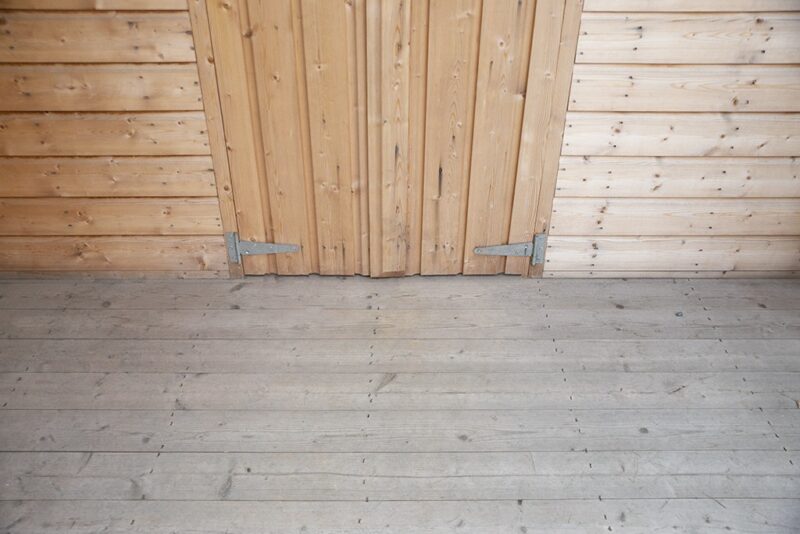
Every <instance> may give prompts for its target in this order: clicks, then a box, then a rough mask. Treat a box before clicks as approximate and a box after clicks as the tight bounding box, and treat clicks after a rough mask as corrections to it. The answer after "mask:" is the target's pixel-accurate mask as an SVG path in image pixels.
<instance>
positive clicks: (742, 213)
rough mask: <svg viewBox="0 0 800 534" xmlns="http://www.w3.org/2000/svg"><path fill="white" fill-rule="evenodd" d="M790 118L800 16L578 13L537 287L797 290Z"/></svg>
mask: <svg viewBox="0 0 800 534" xmlns="http://www.w3.org/2000/svg"><path fill="white" fill-rule="evenodd" d="M721 10H726V11H721ZM798 112H800V1H798V0H736V1H730V2H720V1H718V0H691V1H689V0H662V1H658V2H656V1H649V0H586V1H585V6H584V13H583V16H582V21H581V29H580V37H579V41H578V50H577V56H576V64H575V67H574V74H573V79H572V89H571V93H570V97H569V111H568V114H567V121H566V129H565V133H564V140H563V146H562V155H561V161H560V165H559V170H558V177H557V182H556V193H555V199H554V201H553V210H552V217H551V219H550V225H549V232H550V237H549V244H548V251H547V260H546V266H545V273H546V274H547V275H551V276H585V275H587V274H591V275H597V276H638V275H641V276H656V275H664V274H668V275H697V274H700V275H707V276H721V275H759V274H760V275H784V274H797V273H796V271H798V270H800V160H798V159H797V158H798V156H800V113H798ZM792 272H794V273H792Z"/></svg>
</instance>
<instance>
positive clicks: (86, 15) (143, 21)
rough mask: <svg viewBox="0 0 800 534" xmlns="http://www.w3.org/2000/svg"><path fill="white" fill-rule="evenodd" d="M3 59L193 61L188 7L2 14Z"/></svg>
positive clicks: (0, 51) (0, 41)
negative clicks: (154, 10) (162, 10)
mask: <svg viewBox="0 0 800 534" xmlns="http://www.w3.org/2000/svg"><path fill="white" fill-rule="evenodd" d="M0 21H2V25H3V32H2V33H0V62H4V63H123V62H124V63H161V62H170V63H180V62H184V63H193V62H194V61H195V54H194V44H193V41H192V34H191V26H190V23H189V16H188V14H187V13H180V12H173V13H129V12H114V11H110V12H75V13H68V12H24V11H14V12H8V13H1V14H0Z"/></svg>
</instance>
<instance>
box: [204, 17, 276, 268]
mask: <svg viewBox="0 0 800 534" xmlns="http://www.w3.org/2000/svg"><path fill="white" fill-rule="evenodd" d="M206 6H207V11H208V21H209V28H210V32H211V42H212V45H213V54H214V66H215V67H216V75H217V85H218V88H219V97H220V107H221V110H222V120H223V125H224V133H225V146H226V149H227V154H228V164H229V167H230V175H231V187H232V189H233V196H234V199H235V203H236V219H237V222H238V229H239V236H240V238H241V239H243V240H247V241H268V240H269V239H270V238H271V235H270V233H269V231H268V222H269V221H270V213H269V206H268V204H267V203H266V202H264V199H265V198H266V192H265V191H264V188H265V187H266V184H265V183H263V182H262V175H261V173H260V172H259V170H260V168H259V160H258V157H257V153H259V152H260V146H259V145H260V140H259V139H258V138H257V137H256V128H255V127H256V125H254V124H253V116H254V115H253V113H255V112H254V110H252V109H251V107H252V103H251V96H250V92H251V86H250V83H249V81H250V78H249V74H248V72H251V70H250V67H249V66H248V65H249V63H248V58H247V55H246V53H245V43H244V42H243V40H244V34H245V33H246V31H247V29H246V28H245V27H244V24H243V21H242V19H243V18H244V17H245V15H246V14H245V13H243V12H242V11H241V8H242V5H240V3H235V4H230V3H222V2H208V3H207V4H206ZM248 46H249V43H248ZM243 267H244V272H245V273H246V274H266V273H270V272H274V271H275V261H274V258H269V257H266V256H250V257H248V258H244V262H243Z"/></svg>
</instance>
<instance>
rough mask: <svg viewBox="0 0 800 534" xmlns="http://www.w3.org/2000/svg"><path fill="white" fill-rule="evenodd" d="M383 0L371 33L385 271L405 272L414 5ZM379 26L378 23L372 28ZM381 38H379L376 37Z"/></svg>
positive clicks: (377, 0) (371, 23) (402, 0)
mask: <svg viewBox="0 0 800 534" xmlns="http://www.w3.org/2000/svg"><path fill="white" fill-rule="evenodd" d="M373 2H375V3H380V18H371V19H370V20H368V21H367V24H368V26H367V32H368V33H369V32H373V31H374V32H376V33H379V34H380V48H379V49H378V50H375V51H371V50H368V53H370V52H374V53H378V54H380V55H381V59H380V65H381V70H380V75H379V77H378V78H374V79H370V80H369V81H370V82H371V83H377V84H379V85H380V88H379V91H380V102H379V104H378V105H380V120H381V130H380V134H381V136H380V146H379V147H372V148H373V149H374V150H380V151H381V167H380V171H381V173H380V175H379V177H378V178H379V179H378V180H376V182H375V183H376V186H377V187H379V190H380V196H381V208H380V213H381V219H380V221H379V222H378V224H380V227H381V234H382V239H381V243H380V246H381V265H380V267H381V274H392V273H401V272H403V271H405V266H406V248H407V240H408V181H409V180H408V170H409V169H408V112H409V81H410V80H409V78H410V72H409V55H410V50H409V49H410V45H411V5H410V3H409V2H407V1H406V0H386V1H383V0H373ZM375 25H377V27H373V26H375ZM376 40H377V39H376Z"/></svg>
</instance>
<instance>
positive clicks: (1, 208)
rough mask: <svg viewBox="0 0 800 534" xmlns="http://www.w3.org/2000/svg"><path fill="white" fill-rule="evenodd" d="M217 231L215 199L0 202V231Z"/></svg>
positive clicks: (219, 228)
mask: <svg viewBox="0 0 800 534" xmlns="http://www.w3.org/2000/svg"><path fill="white" fill-rule="evenodd" d="M193 234H194V235H197V234H200V235H213V234H222V223H221V222H220V216H219V205H218V202H217V200H216V199H215V198H204V199H160V198H149V199H148V198H114V199H100V198H89V199H87V198H24V199H2V200H0V235H6V236H23V235H31V236H32V235H53V236H57V235H85V236H88V235H193Z"/></svg>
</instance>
